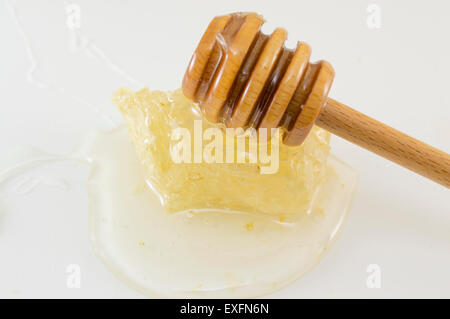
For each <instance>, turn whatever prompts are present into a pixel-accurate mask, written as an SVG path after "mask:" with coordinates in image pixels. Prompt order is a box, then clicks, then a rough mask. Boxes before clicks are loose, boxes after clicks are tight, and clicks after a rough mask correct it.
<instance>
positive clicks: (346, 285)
mask: <svg viewBox="0 0 450 319" xmlns="http://www.w3.org/2000/svg"><path fill="white" fill-rule="evenodd" d="M70 3H75V4H77V6H75V7H74V6H70V5H69V4H70ZM371 3H375V4H377V5H378V6H379V8H380V9H381V28H380V29H370V28H368V26H367V23H366V20H367V17H368V15H370V13H367V8H368V6H369V4H371ZM67 7H68V8H67ZM77 8H79V9H80V17H81V20H80V22H81V23H80V25H79V28H78V24H77V21H75V22H74V20H73V19H72V18H73V14H74V12H75V11H77V10H78V9H77ZM67 11H68V13H67ZM233 11H258V12H260V13H261V14H263V15H264V16H265V18H266V19H267V20H268V21H269V24H270V26H267V27H265V31H269V30H270V28H272V27H275V26H283V27H285V28H286V29H287V30H288V31H289V36H290V39H291V41H290V43H294V42H293V41H292V40H295V39H299V40H304V41H306V42H308V43H309V44H310V45H311V47H312V49H313V60H314V59H327V60H329V61H330V62H331V63H332V64H333V66H334V68H335V70H336V74H337V75H336V79H335V83H334V85H333V88H332V90H331V93H330V96H332V97H334V98H336V99H338V100H340V101H343V102H344V103H347V104H349V105H351V106H353V107H355V108H357V109H358V110H360V111H362V112H364V113H366V114H368V115H371V116H373V117H375V118H377V119H379V120H381V121H383V122H385V123H387V124H390V125H392V126H394V127H396V128H398V129H400V130H402V131H404V132H406V133H408V134H411V135H413V136H415V137H418V138H420V139H422V140H424V141H425V142H428V143H430V144H432V145H434V146H436V147H438V148H441V149H443V150H445V151H447V152H449V151H450V145H449V137H450V126H449V123H450V94H449V93H448V84H449V80H448V74H449V72H450V61H449V59H448V57H449V56H450V41H449V40H448V30H449V29H450V20H448V13H449V11H450V5H449V3H448V2H446V1H433V2H432V3H430V2H427V1H395V2H394V1H339V2H338V1H331V0H330V1H296V2H292V1H261V0H258V1H245V2H243V1H221V2H218V1H217V2H213V1H203V2H199V1H196V2H194V1H179V2H171V1H73V2H72V1H70V2H69V1H68V2H66V3H64V2H61V1H23V0H22V1H2V2H1V3H0V36H1V39H2V48H1V50H0V70H2V72H0V87H1V88H2V95H1V99H2V100H1V110H2V113H1V114H2V116H1V117H0V150H1V154H2V155H1V158H3V157H5V156H7V155H8V153H9V151H10V150H12V149H13V148H15V147H16V146H17V145H32V146H34V147H37V148H39V149H43V150H46V151H49V152H52V153H57V154H58V153H59V154H63V153H68V152H70V151H73V150H74V149H75V147H76V145H77V142H78V141H79V140H80V136H81V135H82V134H83V133H85V132H86V131H89V130H92V129H96V128H101V129H109V128H112V127H113V126H114V125H113V124H112V123H111V122H110V121H109V120H106V119H105V118H106V117H111V118H112V119H113V122H115V123H120V122H121V121H122V120H121V118H120V116H119V114H118V112H117V111H116V110H115V109H114V107H113V106H112V104H111V103H110V99H109V96H110V95H111V93H112V92H113V91H114V89H116V88H117V87H120V86H130V87H132V88H138V87H140V86H144V85H148V86H150V87H151V88H159V89H172V88H176V87H178V86H180V82H181V78H182V75H183V73H184V70H185V67H186V64H187V62H188V59H189V57H190V55H191V53H192V51H193V50H194V48H195V46H196V44H197V42H198V40H199V37H200V36H201V34H202V32H203V31H204V29H205V27H206V25H207V23H208V22H209V20H210V19H211V18H212V17H213V16H214V15H218V14H223V13H228V12H233ZM68 17H69V18H68ZM68 20H69V21H68ZM69 27H72V29H70V28H69ZM74 32H76V34H77V37H76V38H75V39H77V40H78V41H79V40H80V38H81V39H84V40H83V41H82V42H81V45H80V42H77V43H78V44H77V45H72V49H71V41H72V40H73V39H74V38H73V33H74ZM71 39H72V40H71ZM72 43H73V42H72ZM29 79H30V80H31V81H29ZM332 144H333V153H335V154H336V155H337V156H339V157H340V158H342V159H343V160H345V161H346V162H347V163H349V164H350V165H351V166H353V167H355V168H356V169H357V170H359V172H360V174H361V179H360V186H359V188H358V190H357V193H356V196H355V201H354V205H353V208H352V210H351V213H350V218H349V219H348V222H347V225H346V227H345V228H344V231H343V233H342V234H341V237H340V238H338V240H337V242H336V243H335V245H334V247H332V249H331V250H330V251H329V252H328V255H327V256H325V258H324V259H323V260H322V262H321V263H320V264H319V265H318V266H317V267H316V268H315V269H314V270H313V271H311V272H310V273H309V274H307V275H306V276H305V277H303V278H302V279H301V280H299V281H297V282H295V283H294V284H293V285H291V286H289V287H288V288H286V289H283V290H281V291H279V292H277V293H275V294H272V295H270V297H288V298H291V297H292V298H296V297H447V298H448V297H450V275H449V273H448V269H449V267H450V193H449V191H448V190H446V189H444V188H443V187H441V186H439V185H437V184H434V183H432V182H430V181H428V180H426V179H424V178H422V177H420V176H417V175H415V174H413V173H411V172H409V171H407V170H405V169H403V168H400V167H398V166H397V165H395V164H391V163H389V162H388V161H386V160H384V159H381V158H379V157H377V156H375V155H372V154H370V153H368V152H366V151H364V150H361V149H359V148H357V147H355V146H353V145H351V144H349V143H347V142H345V141H343V140H340V139H338V138H334V139H333V142H332ZM88 173H89V172H88V167H87V166H83V165H80V164H74V163H70V162H67V163H59V164H52V165H47V166H45V167H42V168H36V169H33V170H29V171H27V172H26V173H24V174H21V175H19V176H17V177H15V178H13V179H11V180H9V181H8V183H7V184H5V185H3V186H2V188H1V189H0V196H1V197H0V201H1V203H0V205H1V206H2V207H1V208H0V297H12V298H17V297H64V298H67V297H140V295H139V294H138V293H136V292H134V291H132V290H130V289H128V288H127V287H125V286H124V285H123V284H121V283H120V282H119V281H118V280H116V279H115V278H114V277H113V276H112V274H110V273H109V272H108V271H107V270H106V269H105V268H104V267H103V265H102V264H101V262H100V261H99V260H98V259H97V258H96V257H95V256H94V254H93V252H92V249H91V247H90V246H89V242H88V235H87V194H86V190H85V182H86V180H87V176H88ZM24 178H29V179H31V180H32V179H33V178H34V180H36V179H38V180H40V181H41V183H40V184H39V185H38V186H37V187H36V188H35V189H34V190H33V191H32V192H29V193H27V194H19V193H17V192H14V189H15V186H17V184H18V183H21V182H23V181H24ZM42 181H43V182H42ZM57 181H64V183H61V182H57ZM53 184H54V185H53ZM66 184H67V185H68V187H60V186H61V185H66ZM52 185H53V186H58V187H51V186H52ZM70 264H78V265H80V269H81V288H79V289H76V288H75V289H74V288H72V289H69V288H67V285H66V280H67V276H68V274H67V273H66V267H67V266H68V265H70ZM370 264H377V265H379V267H380V269H381V288H379V289H369V288H367V285H366V280H367V277H368V275H369V274H368V273H367V272H366V270H367V267H368V265H370Z"/></svg>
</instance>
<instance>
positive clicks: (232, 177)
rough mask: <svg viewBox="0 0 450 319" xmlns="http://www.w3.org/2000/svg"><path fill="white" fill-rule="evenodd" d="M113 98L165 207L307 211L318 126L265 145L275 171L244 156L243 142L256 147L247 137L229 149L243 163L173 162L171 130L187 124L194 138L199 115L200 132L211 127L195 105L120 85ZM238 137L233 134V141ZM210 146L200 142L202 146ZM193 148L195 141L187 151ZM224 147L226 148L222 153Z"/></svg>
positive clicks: (325, 146)
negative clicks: (294, 140)
mask: <svg viewBox="0 0 450 319" xmlns="http://www.w3.org/2000/svg"><path fill="white" fill-rule="evenodd" d="M113 102H114V104H115V105H116V106H117V107H118V108H119V109H120V111H121V112H122V114H123V116H124V118H125V120H126V123H127V126H128V130H129V134H130V136H131V140H132V142H133V144H134V146H135V149H136V152H137V155H138V158H139V160H140V162H141V163H142V164H143V166H144V168H145V172H146V178H147V182H148V183H149V184H150V186H151V187H152V188H153V189H154V190H156V192H157V193H158V195H159V196H160V198H161V200H162V202H163V205H164V206H165V209H166V211H167V212H170V213H173V212H179V211H185V210H203V209H220V210H230V211H241V212H248V213H261V214H267V215H271V216H276V217H277V218H284V217H288V216H294V215H297V214H302V213H305V212H307V211H308V209H309V208H310V204H311V202H312V200H313V198H314V194H315V193H316V191H317V190H318V188H319V187H320V185H321V183H322V180H323V178H324V173H325V170H326V161H327V157H328V154H329V139H330V135H329V133H328V132H326V131H324V130H322V129H320V128H318V127H314V128H313V129H312V131H311V133H310V135H309V136H308V138H307V139H306V140H305V142H304V143H303V144H302V145H300V146H296V147H289V146H286V145H284V144H282V143H281V137H279V138H278V139H277V140H276V141H275V140H272V141H269V142H267V143H266V146H267V148H268V149H269V150H271V145H272V146H273V145H277V146H279V147H278V159H277V160H278V163H277V164H278V165H277V167H276V168H277V170H276V171H275V172H273V173H271V174H264V173H263V172H262V171H263V170H264V168H265V167H267V165H268V164H267V162H263V161H262V160H261V158H259V157H258V158H256V159H255V158H253V161H251V160H250V159H251V158H250V157H251V156H249V154H250V152H249V146H250V145H254V144H257V143H256V141H257V139H256V137H255V136H250V137H248V138H247V139H246V142H245V143H246V147H247V148H246V150H241V151H240V150H238V149H237V148H234V152H235V154H234V156H235V157H234V158H235V159H236V158H237V157H238V155H239V156H243V157H241V158H245V159H246V162H245V163H236V160H235V161H234V162H233V163H217V162H213V163H207V162H205V161H202V162H200V163H185V162H181V163H178V162H176V161H174V160H173V157H172V156H171V152H173V150H174V148H176V147H177V143H179V140H177V139H174V135H173V132H174V129H176V128H177V127H182V128H186V129H187V130H188V131H189V132H190V133H191V136H194V135H195V132H194V127H195V124H194V123H195V122H194V121H200V120H202V122H201V125H202V129H203V132H204V131H205V130H206V129H208V128H212V127H216V128H217V125H214V124H211V123H209V122H207V121H206V120H205V119H203V117H202V115H201V112H200V110H199V108H198V106H197V105H196V104H195V103H193V102H192V101H190V100H189V99H188V98H186V97H185V96H184V95H183V93H182V91H181V90H180V89H178V90H175V91H171V92H161V91H150V90H148V89H142V90H140V91H138V92H133V91H132V90H130V89H127V88H121V89H119V90H118V91H117V92H116V93H115V94H114V96H113ZM197 123H198V122H197ZM222 130H223V131H224V129H222ZM224 136H226V134H224ZM275 138H277V137H274V139H275ZM193 139H194V138H192V140H193ZM237 139H238V137H236V136H234V137H233V140H234V141H236V140H237ZM275 142H276V143H275ZM208 143H209V142H208V141H205V140H204V141H203V147H206V145H207V144H208ZM252 143H253V144H252ZM192 144H194V142H192ZM261 144H262V143H259V144H258V147H260V146H261ZM193 150H194V146H192V152H191V153H193ZM203 150H204V151H205V148H203ZM215 151H217V149H216V150H215ZM226 151H227V148H226V147H225V148H224V149H223V152H224V153H225V152H226ZM239 152H241V153H242V152H244V154H241V153H239ZM257 154H259V153H257ZM270 154H272V153H270ZM213 155H215V153H214V154H213ZM223 158H225V154H224V155H223Z"/></svg>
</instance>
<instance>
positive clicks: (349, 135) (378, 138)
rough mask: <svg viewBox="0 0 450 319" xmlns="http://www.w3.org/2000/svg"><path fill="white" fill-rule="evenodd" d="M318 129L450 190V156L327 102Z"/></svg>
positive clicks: (334, 102) (318, 120) (358, 113)
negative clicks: (324, 130) (322, 129)
mask: <svg viewBox="0 0 450 319" xmlns="http://www.w3.org/2000/svg"><path fill="white" fill-rule="evenodd" d="M316 125H318V126H320V127H322V128H324V129H326V130H328V131H330V132H331V133H333V134H335V135H337V136H340V137H342V138H344V139H346V140H348V141H350V142H352V143H354V144H356V145H359V146H361V147H363V148H365V149H367V150H369V151H371V152H374V153H376V154H378V155H380V156H382V157H384V158H387V159H389V160H391V161H393V162H395V163H397V164H400V165H401V166H404V167H406V168H408V169H410V170H412V171H414V172H416V173H418V174H420V175H422V176H425V177H427V178H429V179H431V180H433V181H435V182H437V183H439V184H441V185H443V186H445V187H447V188H450V155H449V154H447V153H445V152H443V151H440V150H438V149H436V148H434V147H432V146H430V145H427V144H425V143H423V142H421V141H418V140H416V139H414V138H412V137H410V136H408V135H406V134H404V133H402V132H400V131H397V130H396V129H393V128H392V127H390V126H387V125H385V124H383V123H380V122H378V121H376V120H374V119H372V118H370V117H368V116H366V115H364V114H362V113H360V112H358V111H355V110H354V109H352V108H350V107H348V106H346V105H344V104H342V103H339V102H337V101H335V100H333V99H330V98H329V99H328V100H327V104H326V105H325V107H324V108H323V109H322V111H321V113H320V115H319V117H318V119H317V121H316Z"/></svg>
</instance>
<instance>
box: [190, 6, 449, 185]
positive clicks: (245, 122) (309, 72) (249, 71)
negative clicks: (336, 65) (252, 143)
mask: <svg viewBox="0 0 450 319" xmlns="http://www.w3.org/2000/svg"><path fill="white" fill-rule="evenodd" d="M263 23H264V20H263V18H262V17H261V16H260V15H258V14H256V13H233V14H229V15H225V16H218V17H215V18H214V19H213V20H212V21H211V23H210V24H209V26H208V28H207V30H206V32H205V33H204V34H203V37H202V38H201V40H200V43H199V44H198V46H197V49H196V50H195V52H194V54H193V56H192V58H191V61H190V63H189V66H188V69H187V71H186V74H185V76H184V79H183V86H182V87H183V92H184V94H185V95H186V96H187V97H189V98H191V99H192V100H194V101H195V102H197V103H200V106H201V109H202V112H203V114H204V116H205V117H206V118H207V119H208V120H209V121H210V122H213V123H218V122H220V123H223V124H225V125H226V126H227V127H243V128H246V127H254V128H268V129H269V128H275V127H282V128H284V130H285V134H284V136H283V142H284V143H285V144H287V145H300V144H301V143H302V142H303V141H304V140H305V138H306V136H307V135H308V133H309V131H310V130H311V128H312V127H313V125H318V126H319V127H322V128H324V129H326V130H328V131H330V132H331V133H333V134H335V135H337V136H340V137H342V138H344V139H346V140H348V141H350V142H352V143H354V144H356V145H359V146H361V147H363V148H365V149H367V150H369V151H371V152H374V153H376V154H378V155H380V156H383V157H384V158H386V159H389V160H391V161H393V162H395V163H397V164H400V165H402V166H404V167H406V168H408V169H410V170H412V171H414V172H416V173H418V174H420V175H422V176H425V177H427V178H429V179H431V180H433V181H435V182H437V183H440V184H442V185H443V186H445V187H447V188H450V155H449V154H447V153H445V152H443V151H440V150H438V149H436V148H434V147H431V146H429V145H427V144H425V143H423V142H420V141H418V140H416V139H414V138H412V137H409V136H408V135H406V134H403V133H401V132H400V131H397V130H395V129H393V128H391V127H389V126H387V125H385V124H383V123H380V122H378V121H376V120H374V119H372V118H370V117H368V116H366V115H364V114H362V113H359V112H358V111H356V110H353V109H352V108H350V107H348V106H346V105H344V104H342V103H339V102H338V101H335V100H333V99H331V98H328V97H327V96H328V92H329V90H330V87H331V84H332V82H333V78H334V70H333V68H332V66H331V65H330V64H329V63H328V62H326V61H318V62H316V63H310V62H309V58H310V54H311V49H310V47H309V46H308V44H306V43H304V42H299V43H298V44H297V47H296V49H295V50H289V49H287V48H285V47H284V42H285V40H286V38H287V32H286V31H285V30H284V29H281V28H277V29H275V31H274V32H273V33H272V34H271V35H265V34H263V33H262V32H261V30H260V29H261V26H262V25H263Z"/></svg>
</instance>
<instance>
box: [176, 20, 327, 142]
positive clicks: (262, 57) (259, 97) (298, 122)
mask: <svg viewBox="0 0 450 319" xmlns="http://www.w3.org/2000/svg"><path fill="white" fill-rule="evenodd" d="M263 23H264V20H263V18H262V17H261V16H260V15H258V14H256V13H233V14H229V15H226V16H219V17H215V18H214V19H213V20H212V21H211V22H210V24H209V26H208V28H207V29H206V31H205V33H204V34H203V36H202V38H201V40H200V43H199V44H198V46H197V49H196V50H195V52H194V54H193V56H192V58H191V61H190V62H189V66H188V68H187V70H186V73H185V75H184V79H183V85H182V87H183V92H184V94H185V95H186V96H187V97H189V98H191V99H192V100H194V101H195V102H198V103H200V106H201V109H202V112H203V114H204V115H205V117H206V118H207V119H208V120H209V121H211V122H213V123H217V122H221V123H223V124H225V125H226V126H227V127H243V128H246V127H250V126H251V127H254V128H275V127H282V128H284V129H285V134H284V137H283V141H284V143H286V144H288V145H300V144H301V143H302V142H303V141H304V139H305V138H306V136H307V135H308V133H309V131H310V130H311V128H312V127H313V125H314V122H315V121H316V119H317V117H318V115H319V114H320V111H321V109H322V107H323V106H324V104H325V103H326V100H327V96H328V92H329V90H330V87H331V84H332V82H333V78H334V70H333V68H332V66H331V65H330V64H329V63H328V62H326V61H319V62H316V63H310V62H309V58H310V55H311V49H310V47H309V45H307V44H306V43H303V42H299V43H298V44H297V47H296V48H295V50H290V49H287V48H285V46H284V42H285V40H286V38H287V33H286V31H285V30H284V29H281V28H277V29H276V30H275V31H274V32H273V33H272V34H271V35H265V34H263V33H262V32H261V26H262V25H263Z"/></svg>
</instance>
